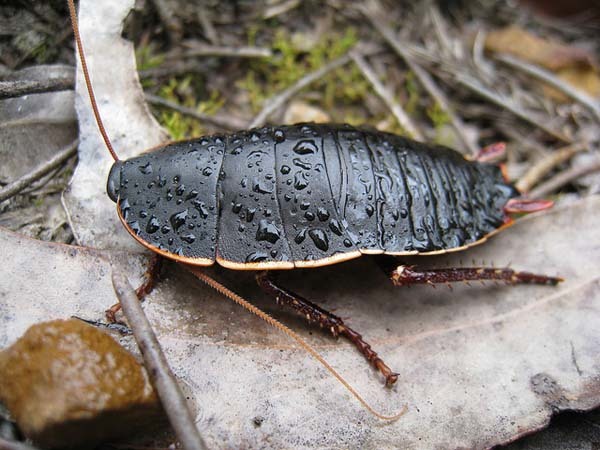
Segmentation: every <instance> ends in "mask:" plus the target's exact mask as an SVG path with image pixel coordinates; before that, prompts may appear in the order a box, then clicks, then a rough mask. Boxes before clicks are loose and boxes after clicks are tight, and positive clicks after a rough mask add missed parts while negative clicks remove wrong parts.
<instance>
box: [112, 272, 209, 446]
mask: <svg viewBox="0 0 600 450" xmlns="http://www.w3.org/2000/svg"><path fill="white" fill-rule="evenodd" d="M112 282H113V286H114V288H115V292H116V294H117V297H118V298H119V302H120V303H121V306H122V308H123V313H124V314H125V317H126V318H127V322H128V323H129V326H130V327H131V330H132V331H133V336H134V337H135V340H136V342H137V344H138V347H139V348H140V351H141V353H142V356H143V358H144V365H145V366H146V370H147V372H148V376H149V378H150V382H151V383H152V385H153V386H154V388H155V389H156V392H157V393H158V396H159V398H160V400H161V402H162V405H163V408H164V410H165V412H166V413H167V416H168V417H169V421H170V422H171V425H172V426H173V429H174V430H175V433H176V434H177V438H178V439H179V441H180V442H181V444H182V445H183V448H185V449H187V450H192V449H193V450H196V449H206V444H205V443H204V440H203V439H202V437H201V436H200V433H199V432H198V429H197V428H196V424H195V423H194V419H193V418H192V414H191V413H190V410H189V409H188V406H187V404H186V401H185V397H184V396H183V394H182V393H181V390H180V389H179V386H178V385H177V381H176V380H175V376H174V375H173V372H171V369H170V368H169V363H168V362H167V359H166V358H165V355H164V353H163V351H162V349H161V348H160V344H159V343H158V340H157V339H156V335H155V334H154V331H153V330H152V326H151V325H150V322H148V318H147V317H146V315H145V314H144V310H143V309H142V306H141V304H140V301H139V299H138V297H137V295H136V293H135V291H134V290H133V288H132V287H131V285H130V284H129V281H127V278H125V276H124V275H123V274H121V273H119V272H116V271H113V274H112Z"/></svg>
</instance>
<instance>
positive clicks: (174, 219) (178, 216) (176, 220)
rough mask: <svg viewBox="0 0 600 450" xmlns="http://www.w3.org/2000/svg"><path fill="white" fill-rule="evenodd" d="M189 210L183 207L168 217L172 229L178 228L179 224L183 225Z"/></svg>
mask: <svg viewBox="0 0 600 450" xmlns="http://www.w3.org/2000/svg"><path fill="white" fill-rule="evenodd" d="M188 214H189V211H188V210H187V209H184V210H183V211H179V212H177V213H175V214H173V215H172V216H171V217H170V218H169V221H170V222H171V225H172V226H173V229H174V230H175V231H177V230H179V227H181V225H183V224H184V223H185V221H186V220H187V217H188Z"/></svg>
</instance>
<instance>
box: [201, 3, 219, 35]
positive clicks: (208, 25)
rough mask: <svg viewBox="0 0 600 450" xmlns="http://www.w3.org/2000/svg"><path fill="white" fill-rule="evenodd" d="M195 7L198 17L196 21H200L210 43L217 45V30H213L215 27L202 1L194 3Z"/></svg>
mask: <svg viewBox="0 0 600 450" xmlns="http://www.w3.org/2000/svg"><path fill="white" fill-rule="evenodd" d="M196 8H197V9H196V17H197V18H198V22H200V26H201V27H202V31H203V32H204V36H205V37H206V39H208V40H209V41H210V43H211V44H213V45H219V35H218V34H217V30H215V27H214V26H213V24H212V22H211V21H210V18H209V17H208V13H207V12H206V9H205V8H204V6H203V5H202V3H200V4H198V5H196Z"/></svg>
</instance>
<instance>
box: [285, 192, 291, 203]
mask: <svg viewBox="0 0 600 450" xmlns="http://www.w3.org/2000/svg"><path fill="white" fill-rule="evenodd" d="M283 199H284V200H285V201H286V202H289V201H290V200H291V199H292V196H291V195H290V194H285V195H284V196H283Z"/></svg>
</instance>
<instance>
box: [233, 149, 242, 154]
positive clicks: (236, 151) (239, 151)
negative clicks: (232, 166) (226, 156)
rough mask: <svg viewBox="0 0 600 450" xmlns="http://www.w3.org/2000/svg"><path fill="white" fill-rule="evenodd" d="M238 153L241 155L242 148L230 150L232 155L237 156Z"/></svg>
mask: <svg viewBox="0 0 600 450" xmlns="http://www.w3.org/2000/svg"><path fill="white" fill-rule="evenodd" d="M240 153H242V147H236V148H234V149H233V150H231V154H232V155H239V154H240Z"/></svg>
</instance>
